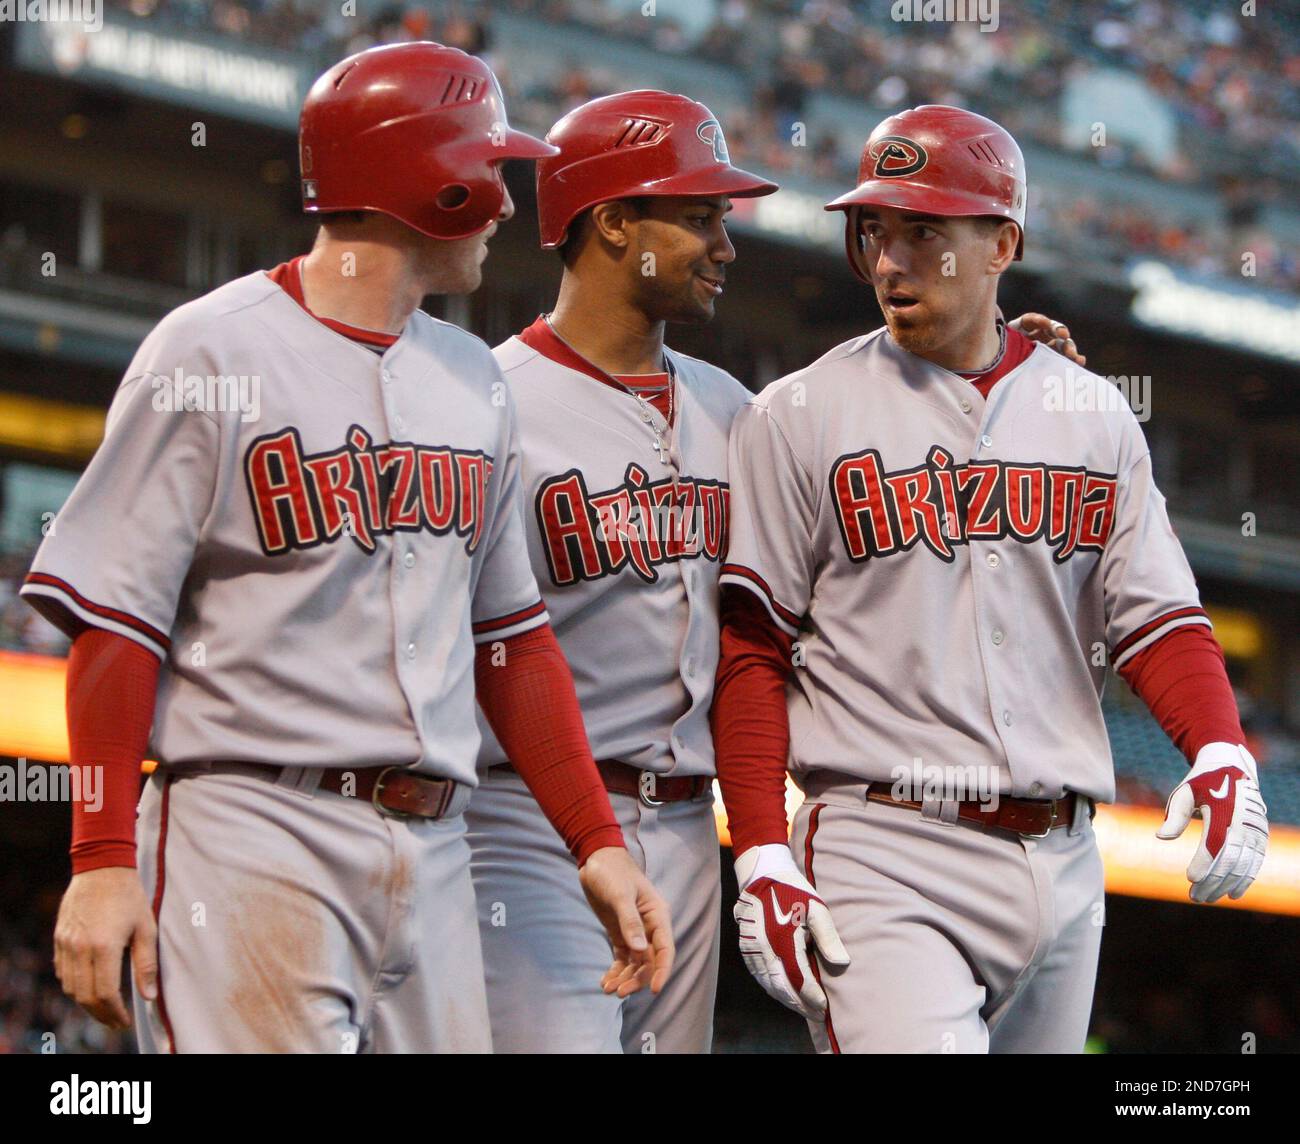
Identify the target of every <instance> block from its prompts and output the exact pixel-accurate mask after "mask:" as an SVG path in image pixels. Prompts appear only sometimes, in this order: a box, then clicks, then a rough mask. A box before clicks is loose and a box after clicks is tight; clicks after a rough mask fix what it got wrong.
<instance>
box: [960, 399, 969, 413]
mask: <svg viewBox="0 0 1300 1144" xmlns="http://www.w3.org/2000/svg"><path fill="white" fill-rule="evenodd" d="M961 411H962V412H963V413H969V412H970V402H969V401H967V400H966V399H965V398H964V397H963V398H962V399H961Z"/></svg>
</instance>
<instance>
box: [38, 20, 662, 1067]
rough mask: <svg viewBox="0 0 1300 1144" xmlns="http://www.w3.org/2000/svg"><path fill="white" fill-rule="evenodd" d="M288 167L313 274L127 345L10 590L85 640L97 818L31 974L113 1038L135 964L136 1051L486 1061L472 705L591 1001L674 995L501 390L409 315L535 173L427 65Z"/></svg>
mask: <svg viewBox="0 0 1300 1144" xmlns="http://www.w3.org/2000/svg"><path fill="white" fill-rule="evenodd" d="M300 148H301V161H302V193H303V202H304V207H305V208H306V209H307V210H308V211H310V212H315V213H318V214H319V215H320V216H321V223H322V226H321V231H320V235H319V238H318V240H317V243H316V245H315V247H314V248H313V250H312V251H311V253H310V254H309V255H307V256H306V257H303V258H300V259H295V260H294V261H293V262H291V263H288V264H286V265H284V266H281V267H277V268H276V269H275V270H274V271H272V272H271V273H269V274H266V273H255V274H252V275H249V276H248V277H245V278H241V279H239V280H237V281H234V282H232V283H230V284H228V285H226V286H223V287H221V288H220V289H218V290H215V291H213V292H212V293H211V294H208V295H206V296H205V297H203V298H200V299H198V300H197V301H195V302H192V303H190V304H188V305H186V306H183V307H181V308H180V309H179V310H177V311H175V312H174V313H172V314H170V315H168V316H167V317H166V318H165V319H164V320H163V321H162V322H161V323H160V324H159V325H158V327H157V328H156V329H155V330H154V331H153V332H152V333H151V334H150V335H149V337H148V338H146V339H145V341H144V343H143V345H142V346H141V347H140V350H139V352H138V353H137V354H136V356H135V359H134V360H133V362H132V363H131V365H130V367H129V368H128V370H127V374H126V377H125V380H124V381H123V383H122V386H121V388H120V389H119V390H118V393H117V395H116V397H115V399H114V402H113V405H112V408H111V410H110V413H109V419H108V426H107V432H106V436H105V440H104V443H103V445H102V446H101V448H100V450H99V451H98V453H97V454H96V455H95V457H94V459H93V460H92V462H91V464H90V465H89V467H88V468H87V470H86V473H85V475H84V476H83V478H82V480H81V481H80V482H79V483H78V485H77V487H76V488H75V490H74V491H73V493H72V495H71V496H70V498H69V499H68V502H67V504H66V505H65V506H64V508H63V510H62V512H61V513H60V514H59V516H58V518H57V520H56V522H55V527H54V529H53V530H52V532H51V533H50V535H49V537H48V538H47V539H46V541H45V542H44V544H43V545H42V547H41V549H40V550H39V552H38V553H37V556H36V560H35V564H34V566H33V570H32V572H31V573H30V575H29V576H28V577H27V580H26V584H25V586H24V588H23V590H22V591H23V595H24V596H25V597H26V599H28V600H29V601H30V602H31V603H32V604H33V605H35V606H36V607H37V608H38V609H39V610H40V611H41V612H42V613H43V614H45V615H46V616H48V617H49V618H51V619H52V620H53V621H54V622H56V623H57V624H59V625H60V626H61V627H62V628H63V629H64V630H65V631H66V632H68V634H69V635H71V636H73V638H74V643H73V645H72V651H71V656H70V660H69V667H68V711H69V730H70V737H71V746H72V761H73V763H74V765H81V766H89V765H94V766H100V767H103V769H104V783H103V786H104V787H105V789H106V795H105V800H104V802H105V806H104V810H103V811H102V812H101V813H99V814H93V813H91V811H90V810H89V809H88V808H87V807H86V806H85V805H78V806H76V807H74V830H73V846H72V858H73V878H72V882H71V884H70V886H69V889H68V891H67V893H66V895H65V897H64V899H63V902H62V905H61V908H60V912H59V919H58V924H57V931H56V934H55V961H56V968H57V971H58V974H59V976H60V978H61V980H62V982H63V985H64V988H65V990H66V991H67V992H68V993H70V994H71V995H72V996H74V997H75V998H76V999H77V1000H78V1001H79V1002H81V1003H82V1004H83V1005H84V1006H85V1007H86V1008H87V1009H88V1010H89V1011H90V1012H91V1013H92V1014H93V1015H94V1016H96V1017H98V1018H99V1019H100V1020H103V1021H105V1022H107V1023H110V1024H113V1025H118V1026H122V1025H125V1024H127V1023H128V1021H129V1018H128V1014H127V1011H126V1007H125V1005H124V1004H123V1001H122V998H121V996H120V993H119V989H120V977H119V971H120V965H121V954H122V949H123V947H124V946H126V945H130V946H131V955H132V964H133V968H134V970H135V974H134V977H135V985H136V1017H137V1024H138V1028H139V1034H138V1035H139V1040H140V1044H141V1048H142V1049H144V1050H146V1051H162V1052H166V1051H171V1052H203V1051H319V1052H355V1051H387V1052H392V1051H468V1052H477V1051H486V1050H488V1049H489V1048H490V1045H491V1039H490V1032H489V1025H488V1016H487V1007H486V1001H485V997H484V987H483V971H482V964H481V958H480V952H479V940H478V924H477V918H476V912H475V903H474V896H473V886H472V883H471V879H470V873H469V851H468V846H467V844H466V842H465V826H464V819H463V815H462V812H463V810H464V807H465V805H466V804H467V802H468V800H469V792H470V789H471V787H472V786H473V785H474V782H475V757H476V753H477V750H478V744H479V733H478V730H477V727H476V723H475V711H474V700H475V691H476V684H477V692H478V699H479V702H480V704H481V706H482V708H483V710H484V712H485V715H486V718H487V720H488V722H489V724H490V725H491V726H492V727H493V728H494V730H495V732H496V734H497V736H498V737H499V739H500V740H501V741H502V742H504V743H507V744H508V745H509V747H510V750H511V757H512V759H513V760H514V761H515V765H516V767H517V768H518V770H519V772H520V774H521V775H523V776H524V777H525V778H526V780H527V781H528V783H529V785H530V787H531V789H532V791H533V793H534V795H535V797H536V798H537V801H538V803H539V805H540V806H541V807H542V808H543V812H544V813H545V814H546V816H547V817H548V819H549V820H550V822H552V823H553V824H554V828H555V829H556V831H557V832H558V834H559V835H560V836H561V837H562V838H563V839H564V844H565V845H567V846H568V848H569V852H570V853H571V855H572V858H573V860H574V861H575V862H577V863H578V864H579V865H581V869H582V875H581V877H582V887H583V889H584V890H585V891H586V894H587V896H588V898H589V899H590V901H591V904H592V906H593V907H594V909H595V911H596V914H597V915H599V918H600V922H603V923H604V926H603V928H604V930H606V931H607V932H608V934H609V938H610V942H611V944H612V945H613V948H614V952H615V958H614V964H613V965H612V966H609V967H608V970H607V972H608V974H609V975H610V976H611V977H613V978H616V979H617V985H616V986H613V987H614V988H616V989H617V990H618V991H619V992H622V993H631V992H634V991H636V990H637V989H639V988H640V987H641V986H642V985H643V984H647V983H648V984H650V986H651V987H652V988H662V986H663V984H664V981H665V979H666V977H667V973H668V970H669V968H670V965H671V959H672V943H671V936H670V934H669V926H668V920H667V913H666V910H665V909H664V907H663V903H662V900H661V899H660V898H659V897H658V895H657V894H656V893H655V891H654V890H653V888H652V887H651V886H650V885H649V883H648V881H647V879H646V878H645V875H644V874H643V873H642V872H641V870H640V869H639V867H638V866H637V864H636V863H635V862H633V861H632V859H631V858H630V857H629V855H628V854H627V851H626V849H625V848H624V846H623V841H622V836H621V832H620V831H619V828H618V825H617V823H616V822H615V821H614V818H613V815H612V812H611V811H610V808H609V804H608V799H607V797H606V796H605V793H604V790H603V788H602V786H601V784H600V781H599V776H598V775H597V772H596V770H595V767H594V764H593V761H592V759H591V755H590V751H589V748H588V746H587V743H586V740H585V736H584V732H583V728H582V722H581V716H580V714H579V711H578V707H577V701H576V697H575V695H574V692H573V686H572V681H571V679H570V677H569V674H568V671H567V669H566V668H565V666H564V662H563V657H562V655H561V653H560V652H559V649H558V647H557V645H556V644H555V639H554V636H553V634H552V633H551V631H550V628H549V626H548V619H547V613H546V610H545V607H544V606H543V604H542V603H541V601H540V598H539V596H538V592H537V587H536V583H535V581H534V578H533V575H532V572H531V569H530V568H529V564H528V557H527V551H526V547H525V545H526V542H525V537H524V533H523V527H522V517H521V514H520V505H519V487H520V471H519V457H518V439H517V429H516V425H515V412H514V407H513V405H512V403H511V402H510V400H509V394H508V391H507V389H506V386H505V383H504V382H503V380H502V378H501V372H500V370H499V369H498V367H497V365H496V362H495V360H494V359H493V357H492V356H491V353H490V351H489V350H488V348H487V347H486V346H484V345H483V344H482V343H481V342H479V341H478V340H477V339H475V338H473V337H471V336H469V335H468V334H465V333H464V332H462V331H461V330H459V329H456V328H455V327H453V326H450V325H447V324H445V323H442V322H438V321H435V320H433V319H432V318H429V317H428V316H427V315H425V314H424V313H422V312H421V311H419V310H418V309H417V307H418V304H419V302H420V300H421V299H422V297H423V296H424V295H425V294H430V293H462V292H468V291H472V290H474V289H475V288H476V287H477V286H478V284H479V281H480V276H481V269H480V266H481V263H482V261H483V259H484V257H485V255H486V249H487V248H486V243H487V240H488V239H489V238H490V237H491V235H492V234H493V232H494V231H495V229H496V226H497V225H498V224H499V223H500V222H502V221H504V220H506V219H508V218H509V217H510V216H511V214H512V213H513V207H512V204H511V202H510V200H509V197H508V195H507V194H506V191H505V186H504V183H503V182H502V180H501V175H500V171H499V166H500V164H501V162H502V161H504V160H506V159H510V158H520V159H536V158H539V157H542V156H546V155H549V154H552V153H553V150H554V149H553V148H551V147H550V146H548V145H546V144H544V143H542V142H541V141H540V140H537V139H533V138H531V137H529V136H527V135H524V134H522V133H520V132H517V131H513V130H511V129H510V128H509V126H508V124H507V123H506V119H505V110H504V107H503V105H502V101H501V94H500V89H499V87H498V86H497V83H496V79H495V77H494V76H493V75H492V73H491V71H490V70H489V69H488V68H487V67H486V65H484V64H483V63H482V62H480V61H479V60H476V59H474V58H473V57H470V56H468V55H466V54H464V53H463V52H460V51H457V50H455V49H451V48H445V47H443V46H441V45H438V44H432V43H408V44H402V45H397V46H390V47H382V48H376V49H372V50H370V51H366V52H362V53H360V54H358V55H355V56H352V57H350V58H348V59H346V60H344V61H342V62H341V63H339V64H337V65H336V66H335V67H333V68H331V69H330V70H329V71H328V72H326V73H325V75H323V76H322V77H321V78H320V79H319V80H318V81H317V82H316V84H315V85H314V86H313V87H312V89H311V91H310V92H309V94H308V96H307V99H306V102H305V105H304V108H303V114H302V120H301V132H300ZM214 378H215V379H216V383H215V386H213V385H211V384H209V385H208V386H206V387H205V379H206V382H207V383H212V382H213V379H214ZM231 382H238V389H239V396H240V400H239V401H237V402H233V401H224V400H220V398H221V397H222V395H223V394H225V393H226V389H225V388H221V387H224V386H227V385H229V384H230V383H231ZM245 398H248V399H249V400H245ZM489 658H492V659H495V660H497V661H499V662H501V661H503V662H505V663H507V664H508V665H509V666H507V667H496V668H493V669H492V670H491V671H488V670H485V664H486V663H487V662H488V659H489ZM151 724H152V738H151V739H150V726H151ZM147 743H151V745H152V750H153V751H154V752H155V757H156V758H157V759H158V761H159V764H160V765H159V768H158V770H157V771H156V773H155V774H154V775H153V777H152V779H151V780H150V781H149V783H148V786H147V789H146V790H145V792H144V795H143V797H142V798H141V800H140V808H139V823H138V828H137V830H136V832H135V835H134V837H133V836H132V818H133V810H134V807H135V802H136V796H137V793H138V775H139V767H140V762H141V759H142V758H143V756H144V754H145V751H146V746H147ZM137 856H138V869H137ZM593 921H594V919H593ZM595 928H596V929H597V930H598V931H599V930H600V929H601V928H602V927H601V925H600V923H595ZM599 979H600V973H599V972H597V973H595V975H594V977H593V981H592V982H591V985H592V987H593V988H595V987H597V983H598V981H599Z"/></svg>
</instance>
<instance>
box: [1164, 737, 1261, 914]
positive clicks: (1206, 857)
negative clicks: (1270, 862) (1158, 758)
mask: <svg viewBox="0 0 1300 1144" xmlns="http://www.w3.org/2000/svg"><path fill="white" fill-rule="evenodd" d="M1193 817H1196V818H1200V819H1202V820H1203V821H1204V826H1202V827H1201V843H1200V845H1199V846H1197V848H1196V853H1195V855H1194V856H1193V857H1192V861H1191V864H1190V865H1189V866H1188V867H1187V879H1188V881H1189V882H1191V883H1192V888H1191V890H1190V897H1191V899H1192V901H1194V902H1217V901H1218V900H1219V899H1220V898H1221V897H1223V895H1224V894H1227V895H1228V896H1229V897H1230V898H1240V897H1241V895H1242V894H1244V893H1245V892H1246V891H1247V890H1248V889H1250V884H1251V882H1253V881H1254V880H1255V875H1256V874H1258V873H1259V868H1260V866H1261V865H1262V864H1263V862H1264V848H1265V847H1266V846H1267V845H1268V807H1266V806H1265V805H1264V799H1263V796H1262V795H1261V794H1260V793H1259V776H1258V775H1257V774H1256V772H1255V760H1254V759H1253V758H1251V755H1250V752H1249V751H1248V750H1246V748H1245V747H1240V746H1236V745H1235V744H1232V743H1208V744H1206V745H1205V746H1204V747H1202V748H1201V749H1200V751H1199V752H1197V755H1196V762H1195V763H1193V764H1192V769H1191V770H1190V771H1188V773H1187V777H1186V778H1185V779H1183V781H1182V782H1180V783H1179V784H1178V785H1177V786H1176V787H1174V790H1173V793H1172V794H1171V795H1170V796H1169V803H1168V805H1167V806H1166V807H1165V821H1164V823H1163V824H1162V825H1161V827H1160V829H1159V830H1157V831H1156V837H1157V838H1177V837H1178V836H1179V835H1180V834H1182V832H1183V831H1184V830H1186V829H1187V824H1188V823H1189V822H1190V821H1191V820H1192V818H1193Z"/></svg>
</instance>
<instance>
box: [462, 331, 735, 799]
mask: <svg viewBox="0 0 1300 1144" xmlns="http://www.w3.org/2000/svg"><path fill="white" fill-rule="evenodd" d="M494 352H495V353H496V356H497V360H498V361H499V362H500V364H501V368H502V370H503V371H504V372H505V375H506V377H507V378H508V379H509V382H510V388H511V391H512V393H513V395H514V400H515V404H516V405H517V407H518V410H519V433H520V441H521V449H522V470H521V474H520V480H521V484H522V492H523V503H524V513H525V516H526V517H527V520H528V552H529V557H530V558H531V560H532V565H533V570H534V572H535V573H536V577H537V582H538V584H539V585H540V586H541V589H542V592H543V593H544V597H545V600H546V608H547V611H548V612H549V613H550V617H551V624H552V626H553V627H554V629H555V634H556V637H557V638H558V639H559V641H560V645H561V646H562V647H563V649H564V654H565V656H566V657H567V658H568V660H569V666H570V667H571V668H572V670H573V679H574V684H575V685H576V687H577V690H578V702H579V704H580V705H581V707H582V714H583V719H584V721H585V722H586V726H587V736H588V738H589V739H590V740H591V749H592V752H593V753H594V754H595V756H596V758H598V759H618V760H619V761H620V762H624V763H628V764H629V765H631V766H635V767H638V768H640V769H641V770H648V771H654V772H656V773H659V774H669V773H671V774H673V775H711V774H713V773H714V766H713V741H712V738H711V736H710V734H709V703H710V700H711V699H712V696H713V677H714V674H715V673H716V671H717V666H718V601H717V578H718V571H719V568H720V567H721V563H722V559H723V557H724V555H725V550H726V537H727V522H728V498H729V493H728V489H727V480H726V465H727V439H728V433H729V431H730V428H731V421H732V418H733V417H734V416H735V412H736V410H737V409H738V408H740V406H741V405H742V404H743V403H744V402H745V400H746V399H747V398H748V397H749V396H750V394H749V392H748V391H747V390H746V389H745V388H744V386H742V385H741V384H740V382H738V381H737V380H736V379H735V378H733V377H732V376H731V375H730V374H728V373H725V372H723V371H722V370H720V369H717V368H716V367H714V366H711V365H708V364H707V363H705V362H702V361H699V360H697V359H695V358H691V357H687V356H686V355H684V354H678V353H669V360H670V361H671V362H672V364H673V367H674V371H675V373H676V382H675V385H674V392H675V398H674V400H675V403H676V414H675V416H674V421H673V426H672V428H671V430H670V431H669V432H668V433H667V436H666V445H667V455H666V457H665V458H663V459H661V456H660V453H659V452H658V450H657V449H656V448H655V434H654V433H653V432H652V431H651V428H650V425H649V423H648V422H647V420H646V419H647V418H655V417H658V414H657V413H654V412H652V411H650V410H648V409H646V408H645V407H644V405H643V404H642V403H640V402H638V401H636V400H635V399H634V398H632V397H629V396H628V395H627V394H626V393H623V392H620V391H619V390H617V389H614V388H613V387H612V386H609V385H604V384H602V383H601V382H599V381H596V380H595V379H594V378H592V377H589V376H588V375H586V374H584V373H581V372H579V371H577V370H575V369H571V368H569V367H568V366H565V365H562V364H560V363H559V362H556V361H553V360H551V359H550V358H548V357H546V356H545V355H543V354H541V353H539V352H538V351H537V350H535V349H533V348H531V347H530V346H528V345H526V344H525V343H524V342H522V341H520V340H519V339H518V338H510V339H509V340H507V341H506V342H504V343H502V344H501V345H500V346H498V347H497V348H496V350H495V351H494ZM480 723H481V724H482V720H481V719H480ZM481 729H482V730H483V751H482V754H481V762H482V763H483V764H485V765H491V764H493V763H496V762H502V761H504V759H505V755H504V754H503V753H502V751H501V748H500V746H499V745H498V744H497V743H496V742H495V740H494V739H493V738H492V736H491V732H490V731H489V730H488V728H487V727H486V725H482V726H481Z"/></svg>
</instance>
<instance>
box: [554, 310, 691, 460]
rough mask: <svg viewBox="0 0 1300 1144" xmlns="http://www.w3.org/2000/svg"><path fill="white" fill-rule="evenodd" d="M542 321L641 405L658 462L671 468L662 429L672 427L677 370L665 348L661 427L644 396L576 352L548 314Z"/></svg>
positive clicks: (565, 344)
mask: <svg viewBox="0 0 1300 1144" xmlns="http://www.w3.org/2000/svg"><path fill="white" fill-rule="evenodd" d="M542 321H544V322H545V323H546V325H547V328H548V329H549V330H550V331H551V333H552V334H554V335H555V337H556V339H557V340H558V341H559V342H560V343H561V344H562V345H564V346H565V347H567V348H568V349H569V350H570V351H572V352H573V353H574V354H576V355H577V356H578V357H580V358H582V360H583V361H585V362H586V363H587V364H588V365H589V366H591V368H592V369H594V370H596V371H597V372H598V373H599V374H600V375H601V376H602V377H605V378H607V379H608V380H609V382H610V384H611V385H613V386H615V388H617V389H621V390H622V391H623V392H624V393H626V394H627V395H628V396H629V397H633V398H635V399H636V401H637V403H638V404H639V405H640V406H641V420H642V421H644V422H645V423H646V425H648V426H649V427H650V432H651V433H653V434H654V443H655V452H656V453H658V454H659V463H660V464H661V465H665V466H668V467H669V468H671V467H672V462H671V461H670V459H669V452H668V443H667V442H666V441H665V440H664V432H663V431H664V429H668V430H669V431H671V429H672V424H673V399H674V397H675V396H676V391H677V385H676V382H677V371H676V370H675V369H674V368H673V363H672V361H671V359H670V358H669V357H668V352H667V350H665V351H664V373H666V374H667V375H668V417H667V419H666V420H665V422H664V425H663V426H662V427H661V426H660V424H659V411H658V410H657V409H655V407H654V406H653V405H651V404H650V402H649V401H648V400H646V398H644V397H642V396H641V395H640V394H639V393H637V392H636V391H635V390H634V389H630V388H629V387H628V386H626V385H624V384H623V382H621V381H619V380H618V378H616V377H615V376H614V375H613V374H612V373H607V372H606V371H605V370H603V369H601V368H600V366H598V365H596V364H595V363H594V362H591V361H588V359H587V358H586V357H584V356H583V355H582V354H580V353H578V351H577V350H575V349H574V348H573V347H572V346H571V345H569V343H568V342H566V341H565V340H564V338H562V337H561V336H560V332H559V331H558V330H557V329H556V328H555V326H554V324H553V323H552V322H551V315H550V314H543V315H542Z"/></svg>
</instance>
